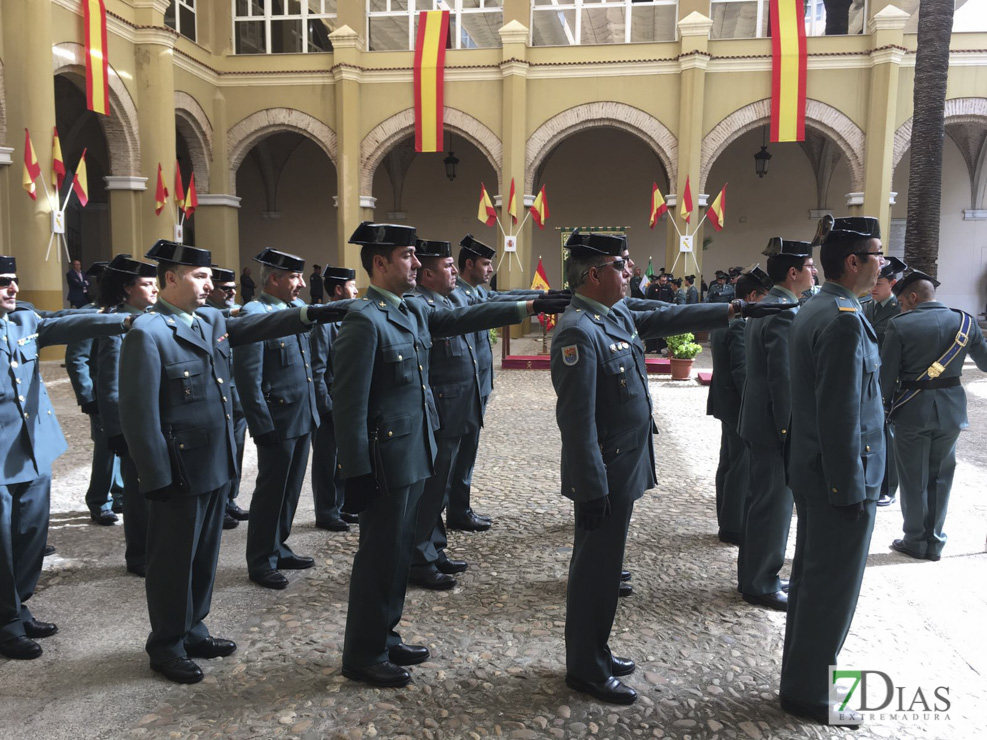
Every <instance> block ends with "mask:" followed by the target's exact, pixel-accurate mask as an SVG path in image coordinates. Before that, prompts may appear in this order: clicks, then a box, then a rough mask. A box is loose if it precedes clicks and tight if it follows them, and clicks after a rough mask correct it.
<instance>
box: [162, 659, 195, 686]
mask: <svg viewBox="0 0 987 740" xmlns="http://www.w3.org/2000/svg"><path fill="white" fill-rule="evenodd" d="M151 670H152V671H155V672H157V673H160V674H161V675H162V676H164V677H165V678H167V679H168V680H169V681H174V682H175V683H199V681H201V680H202V679H203V675H202V669H201V668H199V666H197V665H196V664H195V661H193V660H192V659H191V658H189V657H188V656H186V655H181V656H179V657H177V658H172V659H171V660H166V661H165V662H164V663H151Z"/></svg>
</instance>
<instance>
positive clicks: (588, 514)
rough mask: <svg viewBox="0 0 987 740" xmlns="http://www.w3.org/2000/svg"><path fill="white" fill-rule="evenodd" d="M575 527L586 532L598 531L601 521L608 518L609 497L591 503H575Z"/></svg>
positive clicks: (593, 500) (596, 499) (595, 499)
mask: <svg viewBox="0 0 987 740" xmlns="http://www.w3.org/2000/svg"><path fill="white" fill-rule="evenodd" d="M575 508H576V526H577V527H579V528H580V529H582V530H584V531H586V532H592V531H593V530H594V529H599V528H600V526H601V525H602V524H603V520H604V519H606V518H607V517H608V516H610V497H609V496H602V497H601V498H594V499H592V500H591V501H577V502H576V506H575Z"/></svg>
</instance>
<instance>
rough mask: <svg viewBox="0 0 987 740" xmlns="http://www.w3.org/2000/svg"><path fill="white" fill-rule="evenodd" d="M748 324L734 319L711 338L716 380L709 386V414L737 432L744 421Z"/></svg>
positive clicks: (707, 400) (710, 346) (710, 347)
mask: <svg viewBox="0 0 987 740" xmlns="http://www.w3.org/2000/svg"><path fill="white" fill-rule="evenodd" d="M745 323H746V322H745V321H744V319H741V318H736V319H733V320H732V321H731V322H730V324H729V326H727V328H726V329H717V330H716V331H714V332H713V333H712V334H711V335H710V338H709V349H710V351H711V352H712V353H713V379H712V381H711V382H710V384H709V396H708V397H707V399H706V413H707V414H708V415H709V416H713V417H715V418H717V419H719V420H720V421H722V422H723V423H724V424H729V425H730V426H731V427H733V428H734V429H736V428H737V424H738V422H739V421H740V403H741V398H742V397H743V392H744V381H745V379H746V378H747V354H746V352H745V351H744V325H745Z"/></svg>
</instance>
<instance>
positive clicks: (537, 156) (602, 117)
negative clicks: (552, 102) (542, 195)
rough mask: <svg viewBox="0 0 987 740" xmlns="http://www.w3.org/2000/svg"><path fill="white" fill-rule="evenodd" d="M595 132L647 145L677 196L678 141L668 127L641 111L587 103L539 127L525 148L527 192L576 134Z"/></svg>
mask: <svg viewBox="0 0 987 740" xmlns="http://www.w3.org/2000/svg"><path fill="white" fill-rule="evenodd" d="M593 128H616V129H620V130H622V131H627V132H628V133H630V134H633V135H634V136H636V137H637V138H639V139H641V140H642V141H644V143H646V144H647V145H648V146H649V147H650V148H651V150H652V151H653V152H654V153H655V154H656V155H657V157H658V159H659V160H660V161H661V163H662V166H664V168H665V172H666V173H667V175H668V180H669V183H670V186H669V190H670V191H671V192H675V172H676V169H675V168H676V165H677V162H678V141H677V140H676V138H675V136H674V135H673V134H672V132H671V131H669V130H668V127H667V126H665V124H663V123H662V122H661V121H659V120H658V119H657V118H655V117H654V116H652V115H651V114H649V113H645V112H644V111H643V110H641V109H640V108H634V107H633V106H630V105H626V104H624V103H616V102H612V101H605V102H596V103H585V104H583V105H577V106H576V107H574V108H569V109H568V110H564V111H562V112H561V113H558V114H556V115H554V116H552V117H551V118H549V119H548V120H547V121H545V122H544V123H543V124H542V125H541V126H539V127H538V128H537V129H536V130H535V132H534V133H533V134H531V136H530V137H528V142H527V144H526V145H525V153H524V189H525V192H526V193H528V192H532V190H533V189H534V185H535V182H534V180H535V173H536V172H537V170H538V167H539V166H540V165H541V164H542V162H544V161H545V158H546V157H548V155H549V154H550V153H551V151H552V150H553V149H554V148H555V147H556V146H557V145H558V144H560V143H561V142H562V141H563V140H565V139H568V138H569V137H570V136H572V135H573V134H576V133H579V132H580V131H586V130H588V129H593Z"/></svg>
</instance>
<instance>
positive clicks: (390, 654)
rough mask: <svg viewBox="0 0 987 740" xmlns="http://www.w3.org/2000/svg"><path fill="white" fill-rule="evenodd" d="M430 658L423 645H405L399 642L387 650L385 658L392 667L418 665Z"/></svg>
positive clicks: (430, 655)
mask: <svg viewBox="0 0 987 740" xmlns="http://www.w3.org/2000/svg"><path fill="white" fill-rule="evenodd" d="M431 657H432V654H431V653H430V652H428V648H427V647H425V646H424V645H405V644H404V643H403V642H401V643H398V644H397V645H395V646H394V647H392V648H388V649H387V658H388V660H390V661H391V662H392V663H393V664H394V665H418V664H419V663H424V662H425V661H426V660H428V659H429V658H431Z"/></svg>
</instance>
